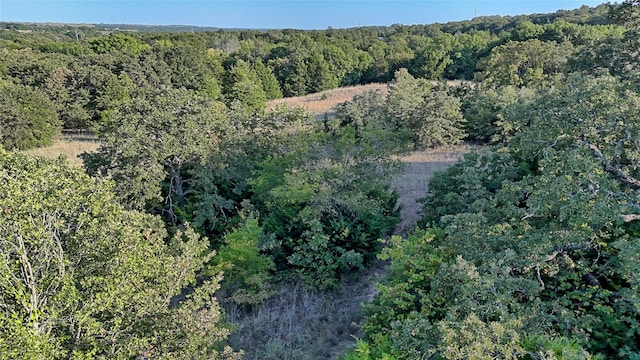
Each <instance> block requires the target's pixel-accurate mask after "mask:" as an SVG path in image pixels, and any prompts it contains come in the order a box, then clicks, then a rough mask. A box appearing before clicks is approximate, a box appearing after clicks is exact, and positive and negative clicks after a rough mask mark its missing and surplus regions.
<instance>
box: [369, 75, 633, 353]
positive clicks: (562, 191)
mask: <svg viewBox="0 0 640 360" xmlns="http://www.w3.org/2000/svg"><path fill="white" fill-rule="evenodd" d="M638 104H640V102H639V101H638V95H637V93H635V92H634V91H633V90H631V89H629V85H627V84H625V83H623V82H620V81H619V80H618V79H615V78H613V77H610V76H601V77H597V78H594V77H582V76H578V75H573V76H571V77H569V79H568V81H567V83H566V84H565V85H563V86H560V87H558V88H556V89H554V90H550V91H549V94H548V95H547V94H545V95H542V96H540V97H539V98H537V99H536V100H534V101H533V102H531V103H528V104H526V103H523V104H517V105H513V106H514V108H513V109H512V110H509V111H506V115H505V119H510V121H514V122H517V124H518V125H516V126H513V127H512V129H517V130H515V131H513V132H512V133H511V135H510V137H509V138H508V139H509V140H508V143H507V146H504V147H501V148H495V149H491V150H490V152H489V153H481V154H472V155H468V156H466V157H465V159H464V160H463V161H462V162H460V163H458V164H456V165H454V166H452V167H451V168H450V169H449V170H447V171H446V172H443V173H440V174H438V175H436V176H434V178H433V180H432V182H431V184H430V191H431V193H430V195H429V196H428V197H427V198H426V199H425V200H424V203H425V207H424V210H423V215H424V218H423V220H422V221H423V223H425V224H432V225H434V226H438V227H440V228H442V232H441V235H439V236H438V237H437V241H434V240H432V241H430V242H428V243H427V244H428V246H424V247H422V248H417V247H416V246H415V245H414V244H415V241H416V240H415V238H412V237H410V238H409V239H407V240H405V241H402V240H399V239H397V238H396V239H394V240H393V246H392V247H391V248H390V250H388V252H387V253H388V254H390V255H391V256H390V258H391V260H392V265H391V270H390V273H389V276H388V278H387V279H386V281H385V282H384V283H383V285H381V286H380V289H381V291H380V293H379V295H378V296H377V298H376V299H375V300H374V302H373V303H372V305H369V306H368V307H367V323H366V325H365V327H364V329H365V332H366V334H367V337H368V340H369V345H370V346H371V349H372V350H371V352H372V353H376V354H382V353H386V354H390V355H392V356H397V357H399V358H403V359H405V358H406V359H410V358H419V356H420V354H429V355H430V356H433V357H434V358H446V359H457V358H551V357H553V358H585V359H589V358H608V357H632V356H634V354H636V353H637V352H638V347H637V343H638V342H637V339H638V335H639V332H638V327H637V316H638V303H637V284H638V281H637V276H636V275H633V274H634V273H635V272H636V270H637V266H638V259H637V256H636V254H637V250H638V249H637V246H638V242H637V241H636V237H637V236H636V235H637V225H636V224H635V222H637V219H638V217H637V216H636V215H635V214H637V213H638V211H639V210H640V209H638V206H637V198H638V193H637V192H638V188H639V187H640V182H639V181H638V180H637V179H638V174H639V172H638V161H639V159H640V156H638V153H637V152H638V147H637V146H636V145H637V144H636V141H635V140H632V139H637V138H638V126H637V124H638V121H637V119H636V118H637V114H638V113H639V109H638ZM510 106H511V105H510ZM507 115H508V116H507ZM516 119H517V120H516ZM417 234H421V233H420V232H418V233H417ZM405 247H406V249H405ZM397 249H400V250H397ZM430 259H435V261H433V262H430V263H429V262H427V265H428V266H429V267H426V268H425V265H423V264H424V262H425V261H429V260H430ZM396 266H399V267H400V269H401V270H400V271H398V270H396V269H397V268H396ZM414 268H415V269H416V270H414Z"/></svg>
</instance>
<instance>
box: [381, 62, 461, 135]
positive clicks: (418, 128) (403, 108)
mask: <svg viewBox="0 0 640 360" xmlns="http://www.w3.org/2000/svg"><path fill="white" fill-rule="evenodd" d="M385 109H386V113H387V117H388V120H387V121H390V122H391V123H392V124H394V125H395V127H396V130H395V131H396V132H398V133H400V136H401V137H404V138H406V139H408V140H409V141H410V142H411V143H413V144H414V146H415V147H416V148H433V147H437V146H443V145H454V144H458V143H460V142H461V141H462V139H463V138H464V137H465V136H466V134H465V133H464V131H463V124H464V117H463V116H462V112H461V110H460V101H459V100H458V99H457V98H456V97H453V96H451V95H449V94H448V93H447V89H446V88H445V87H444V86H431V85H430V84H429V83H428V82H427V81H426V80H424V79H416V78H414V77H413V76H411V74H409V72H408V71H407V70H406V69H400V70H398V72H396V75H395V78H394V80H393V81H392V82H391V83H390V84H389V95H388V97H387V100H386V102H385Z"/></svg>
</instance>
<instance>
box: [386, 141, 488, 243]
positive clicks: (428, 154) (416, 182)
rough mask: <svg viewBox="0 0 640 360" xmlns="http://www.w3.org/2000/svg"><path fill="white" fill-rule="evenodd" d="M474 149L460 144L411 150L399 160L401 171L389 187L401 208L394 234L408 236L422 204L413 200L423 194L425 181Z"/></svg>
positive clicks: (425, 190) (426, 191) (425, 187)
mask: <svg viewBox="0 0 640 360" xmlns="http://www.w3.org/2000/svg"><path fill="white" fill-rule="evenodd" d="M475 149H476V148H474V147H472V146H468V145H461V146H456V147H452V148H441V149H433V150H426V151H414V152H412V153H409V154H407V155H405V156H403V157H401V158H400V160H401V161H402V162H403V163H404V164H405V169H404V172H403V173H402V175H400V176H399V177H398V178H397V179H395V181H394V182H393V187H394V189H396V190H397V191H398V193H399V195H400V197H399V198H398V203H399V204H400V205H402V210H401V218H402V220H401V222H400V224H399V225H398V227H397V229H396V233H397V234H400V235H406V234H408V233H410V232H411V231H412V230H413V228H414V227H415V225H416V222H417V221H418V212H419V211H420V210H421V209H422V204H420V203H418V202H417V200H418V199H420V198H422V197H424V196H425V195H427V193H428V191H429V187H428V185H429V181H431V178H432V177H433V174H434V173H435V172H436V171H443V170H446V169H447V168H448V167H449V166H451V165H452V164H453V163H455V162H456V161H458V160H459V159H461V158H462V156H463V155H464V154H465V153H468V152H470V151H473V150H475Z"/></svg>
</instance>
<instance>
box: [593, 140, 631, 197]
mask: <svg viewBox="0 0 640 360" xmlns="http://www.w3.org/2000/svg"><path fill="white" fill-rule="evenodd" d="M585 144H586V145H587V147H589V150H591V152H592V153H593V155H594V156H595V157H597V158H598V160H600V164H602V166H603V167H604V170H605V171H607V172H610V173H612V174H613V175H615V176H617V177H618V178H619V179H620V180H622V182H624V183H626V184H627V185H629V186H631V187H633V188H640V180H638V179H636V178H634V177H633V176H631V175H629V174H627V173H626V172H624V171H623V170H622V169H618V168H617V167H615V166H613V165H611V164H610V163H609V162H608V161H607V160H606V159H605V158H604V155H603V154H602V152H600V150H599V149H598V148H597V147H596V146H595V145H593V144H589V143H586V142H585Z"/></svg>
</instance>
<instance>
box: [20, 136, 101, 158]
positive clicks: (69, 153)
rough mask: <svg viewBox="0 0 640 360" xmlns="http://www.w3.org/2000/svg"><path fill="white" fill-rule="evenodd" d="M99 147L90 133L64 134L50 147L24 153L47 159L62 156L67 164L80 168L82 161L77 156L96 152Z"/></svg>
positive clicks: (96, 139)
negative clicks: (66, 160) (67, 160)
mask: <svg viewBox="0 0 640 360" xmlns="http://www.w3.org/2000/svg"><path fill="white" fill-rule="evenodd" d="M99 146H100V143H99V141H98V138H97V137H96V136H95V135H94V134H93V133H91V132H64V133H63V134H62V135H60V136H59V137H58V138H57V139H56V140H55V141H54V142H53V144H52V145H51V146H47V147H43V148H38V149H31V150H26V151H24V153H25V154H29V155H34V156H42V157H45V158H47V159H57V158H58V157H59V156H60V155H63V156H65V157H66V158H67V159H69V164H71V165H73V166H78V167H80V166H82V159H80V158H79V157H78V155H80V154H82V153H84V152H93V151H96V150H98V147H99Z"/></svg>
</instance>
